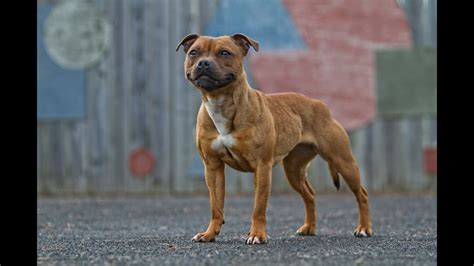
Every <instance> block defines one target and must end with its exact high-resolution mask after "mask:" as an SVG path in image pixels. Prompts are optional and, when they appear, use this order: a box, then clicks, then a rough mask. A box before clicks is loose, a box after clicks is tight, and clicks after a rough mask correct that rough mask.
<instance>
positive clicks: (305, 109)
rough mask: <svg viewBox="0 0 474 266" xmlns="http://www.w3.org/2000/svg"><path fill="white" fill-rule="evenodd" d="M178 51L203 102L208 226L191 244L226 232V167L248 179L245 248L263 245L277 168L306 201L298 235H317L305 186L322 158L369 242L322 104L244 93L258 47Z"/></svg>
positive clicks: (362, 207)
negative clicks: (250, 58)
mask: <svg viewBox="0 0 474 266" xmlns="http://www.w3.org/2000/svg"><path fill="white" fill-rule="evenodd" d="M181 46H182V47H183V50H184V52H185V53H186V56H185V61H184V74H185V78H186V79H187V80H188V81H189V82H190V83H191V84H192V85H194V87H196V88H197V89H198V90H199V91H200V93H201V96H202V97H201V98H202V104H201V106H200V108H199V111H198V115H197V124H196V146H197V149H198V151H199V154H200V156H201V159H202V161H203V164H204V172H205V173H204V174H205V180H206V184H207V187H208V190H209V197H210V206H211V219H210V222H209V226H208V227H207V230H206V231H204V232H201V233H198V234H196V235H195V236H194V237H193V238H192V240H193V241H196V242H210V241H215V238H216V236H217V235H219V232H220V231H221V226H222V225H223V224H224V194H225V176H224V167H225V165H228V166H230V167H232V168H234V169H236V170H238V171H242V172H253V173H254V189H255V199H254V209H253V216H252V223H251V226H250V231H249V232H248V235H247V238H246V241H245V243H246V244H264V243H267V235H266V209H267V204H268V198H269V196H270V189H271V181H272V178H271V174H272V168H273V166H275V165H276V164H277V163H279V162H282V164H283V168H284V170H285V175H286V177H287V179H288V182H289V184H290V185H291V187H292V188H293V189H294V190H296V191H297V192H298V193H299V194H300V195H301V197H302V198H303V200H304V203H305V208H306V218H305V222H304V224H303V225H302V226H301V227H299V229H298V230H297V231H296V234H298V235H305V236H306V235H315V231H316V206H315V192H314V189H313V188H312V187H311V184H310V183H309V182H308V179H307V169H308V166H309V163H310V161H311V160H312V159H314V158H315V157H316V155H320V156H321V157H322V158H323V159H324V160H325V161H326V162H327V163H328V166H329V170H330V174H331V176H332V179H333V182H334V185H335V186H336V188H337V189H338V190H339V176H342V177H343V179H344V180H345V182H346V183H347V185H348V187H349V188H350V189H351V191H352V192H353V193H354V195H355V198H356V200H357V203H358V207H359V224H358V225H357V227H356V229H355V231H354V235H355V236H363V237H365V236H367V237H368V236H371V235H372V223H371V218H370V211H369V203H368V195H367V191H366V189H365V188H364V187H363V186H362V185H361V182H360V176H359V168H358V165H357V162H356V160H355V158H354V155H353V154H352V151H351V145H350V142H349V137H348V135H347V133H346V131H345V130H344V128H343V127H342V126H341V125H340V124H339V123H338V122H337V121H336V120H334V119H333V118H332V117H331V113H330V111H329V109H328V107H327V106H326V105H325V104H324V103H323V102H321V101H319V100H315V99H311V98H309V97H306V96H304V95H301V94H297V93H274V94H264V93H262V92H261V91H258V90H255V89H253V88H251V87H250V85H249V84H248V82H247V78H246V73H245V70H244V67H243V61H244V57H245V56H246V55H247V53H248V51H249V49H250V48H253V49H254V50H255V51H258V50H259V43H258V42H257V41H255V40H253V39H251V38H249V37H248V36H246V35H244V34H240V33H237V34H234V35H231V36H220V37H210V36H201V35H199V34H189V35H187V36H186V37H184V38H183V39H182V40H181V41H180V42H179V43H178V45H177V47H176V51H179V49H180V47H181Z"/></svg>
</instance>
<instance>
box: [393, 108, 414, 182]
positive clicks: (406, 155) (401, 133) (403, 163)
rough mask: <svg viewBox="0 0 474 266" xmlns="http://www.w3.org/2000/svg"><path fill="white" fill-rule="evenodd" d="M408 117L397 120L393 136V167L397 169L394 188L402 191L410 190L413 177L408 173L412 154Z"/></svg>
mask: <svg viewBox="0 0 474 266" xmlns="http://www.w3.org/2000/svg"><path fill="white" fill-rule="evenodd" d="M410 125H411V124H410V116H407V117H402V118H400V119H398V120H397V125H396V126H397V130H396V135H395V141H394V142H395V146H396V147H398V149H396V151H397V153H396V161H397V162H398V164H396V165H395V167H396V168H398V172H397V175H396V178H397V180H396V187H399V188H400V189H402V190H411V187H412V186H411V184H410V183H411V180H412V179H413V177H412V176H411V173H410V159H412V156H413V155H412V154H411V153H410V146H409V145H410V142H409V140H410V138H411V137H412V134H413V131H412V129H411V128H410Z"/></svg>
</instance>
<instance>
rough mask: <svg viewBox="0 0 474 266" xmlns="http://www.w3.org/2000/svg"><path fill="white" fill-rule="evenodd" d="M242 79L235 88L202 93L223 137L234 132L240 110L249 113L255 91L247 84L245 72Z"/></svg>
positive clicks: (206, 106) (203, 99) (205, 103)
mask: <svg viewBox="0 0 474 266" xmlns="http://www.w3.org/2000/svg"><path fill="white" fill-rule="evenodd" d="M240 78H241V80H237V82H235V84H236V85H234V87H229V88H226V89H224V90H222V91H221V92H217V93H206V92H203V93H202V101H203V104H204V107H205V108H206V110H207V113H208V114H209V116H210V117H211V119H212V121H213V122H214V126H215V127H216V129H217V131H218V132H219V134H220V135H222V136H225V135H227V134H229V133H230V132H231V131H232V130H233V126H234V123H233V120H234V117H235V115H236V113H237V112H238V111H239V109H240V110H247V111H248V108H250V102H249V97H250V96H251V94H252V92H253V89H252V88H251V87H250V85H249V84H248V82H247V78H246V75H245V72H244V73H243V75H242V76H241V77H240ZM237 107H238V108H237Z"/></svg>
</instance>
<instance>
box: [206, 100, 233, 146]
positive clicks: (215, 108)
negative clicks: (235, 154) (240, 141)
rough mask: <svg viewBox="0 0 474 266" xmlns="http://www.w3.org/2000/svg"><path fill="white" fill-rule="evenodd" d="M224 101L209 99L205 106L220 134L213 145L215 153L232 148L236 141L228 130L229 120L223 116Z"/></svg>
mask: <svg viewBox="0 0 474 266" xmlns="http://www.w3.org/2000/svg"><path fill="white" fill-rule="evenodd" d="M223 101H224V99H223V98H208V101H207V102H206V103H205V105H204V106H205V107H206V111H207V113H208V114H209V116H210V117H211V119H212V122H214V126H215V127H216V129H217V132H219V136H217V138H216V139H214V140H213V141H212V144H211V147H212V148H213V149H214V150H215V151H222V150H223V149H224V148H225V147H227V148H231V147H232V146H233V145H234V144H235V139H234V137H232V134H230V129H229V128H228V126H229V125H228V123H229V120H228V119H227V118H225V117H224V116H223V115H222V108H223V106H222V102H223Z"/></svg>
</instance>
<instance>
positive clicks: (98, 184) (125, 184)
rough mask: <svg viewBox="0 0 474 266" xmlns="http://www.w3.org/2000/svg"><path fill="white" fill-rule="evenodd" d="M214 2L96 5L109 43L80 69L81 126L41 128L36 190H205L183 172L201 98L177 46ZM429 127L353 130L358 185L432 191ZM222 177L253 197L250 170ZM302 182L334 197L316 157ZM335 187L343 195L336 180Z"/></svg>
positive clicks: (378, 123) (408, 123)
mask: <svg viewBox="0 0 474 266" xmlns="http://www.w3.org/2000/svg"><path fill="white" fill-rule="evenodd" d="M40 2H42V3H53V4H54V3H55V2H56V1H40ZM218 3H219V1H218V0H205V1H195V0H179V1H170V0H156V1H155V0H137V1H130V0H101V1H97V2H96V4H97V7H98V8H99V9H101V10H103V11H104V14H105V15H106V17H107V18H108V19H109V20H110V23H111V25H112V28H113V36H112V42H111V46H110V47H109V49H108V51H107V53H106V54H105V55H104V56H103V58H101V60H100V62H99V63H97V64H96V65H94V66H92V67H90V68H88V69H87V70H86V88H85V92H86V103H87V106H86V117H85V119H84V120H80V121H71V120H69V121H66V120H62V121H54V122H52V121H39V122H38V124H37V156H38V158H37V179H38V186H37V190H38V192H40V193H47V192H51V193H68V192H79V193H84V192H155V193H179V192H206V193H207V187H206V184H205V181H204V177H203V174H204V173H203V172H202V171H201V172H200V173H197V171H196V169H195V170H194V172H193V171H191V170H190V168H191V166H192V165H193V163H194V164H195V163H196V158H198V153H197V150H196V146H195V123H196V115H197V111H198V108H199V106H200V94H199V92H198V91H197V90H196V89H194V88H192V87H191V86H190V84H189V83H188V82H187V81H186V80H185V78H184V75H183V60H184V53H183V52H182V51H179V52H178V53H176V52H175V45H176V43H177V42H178V41H179V40H180V39H181V38H182V37H183V36H184V35H186V34H188V33H191V32H197V33H201V34H203V33H204V29H205V27H206V25H207V23H208V20H209V18H210V16H211V15H212V14H213V11H214V10H215V8H216V6H217V5H218ZM436 127H437V123H436V116H426V117H418V116H400V117H393V118H390V119H388V118H383V117H377V118H376V119H375V120H374V121H373V122H371V123H369V124H368V125H366V126H365V127H362V128H359V129H356V130H353V131H352V132H350V134H349V135H350V139H351V143H352V149H353V153H354V155H355V156H356V159H357V161H358V163H359V167H360V172H361V179H362V183H363V184H364V185H365V186H366V187H367V188H368V189H369V190H377V191H388V190H392V191H393V190H399V189H403V190H413V191H418V190H421V189H431V190H433V189H435V188H436V184H435V181H436V177H431V176H427V175H426V173H425V172H424V170H423V149H424V148H425V147H428V146H433V145H436V141H437V131H436V130H437V128H436ZM136 148H147V149H149V150H150V151H151V152H152V153H153V154H154V156H155V158H156V164H155V169H154V171H153V172H152V173H151V174H150V176H147V177H144V178H137V177H134V176H133V175H132V174H131V173H130V171H129V168H128V156H129V153H130V152H131V151H133V150H134V149H136ZM199 163H200V162H199ZM198 170H199V169H198ZM225 171H226V176H227V179H226V190H227V192H228V193H230V194H235V193H250V192H253V190H254V187H253V174H252V173H241V172H238V171H235V170H232V169H231V168H230V167H226V170H225ZM272 173H273V183H272V192H275V193H278V192H288V191H293V190H292V189H291V187H290V186H289V185H288V183H287V181H286V177H285V176H284V172H283V169H282V166H281V164H280V165H278V166H276V167H275V168H274V169H273V172H272ZM308 176H309V180H310V182H311V183H312V184H313V186H314V187H315V189H316V191H318V192H320V191H331V192H334V191H335V188H334V185H333V183H332V179H331V177H330V175H329V171H328V168H327V163H326V162H325V161H323V160H322V159H321V158H320V157H319V156H318V157H316V159H315V160H313V161H312V162H311V165H310V167H309V175H308ZM341 188H342V190H347V185H346V184H345V182H344V181H343V179H342V178H341Z"/></svg>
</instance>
